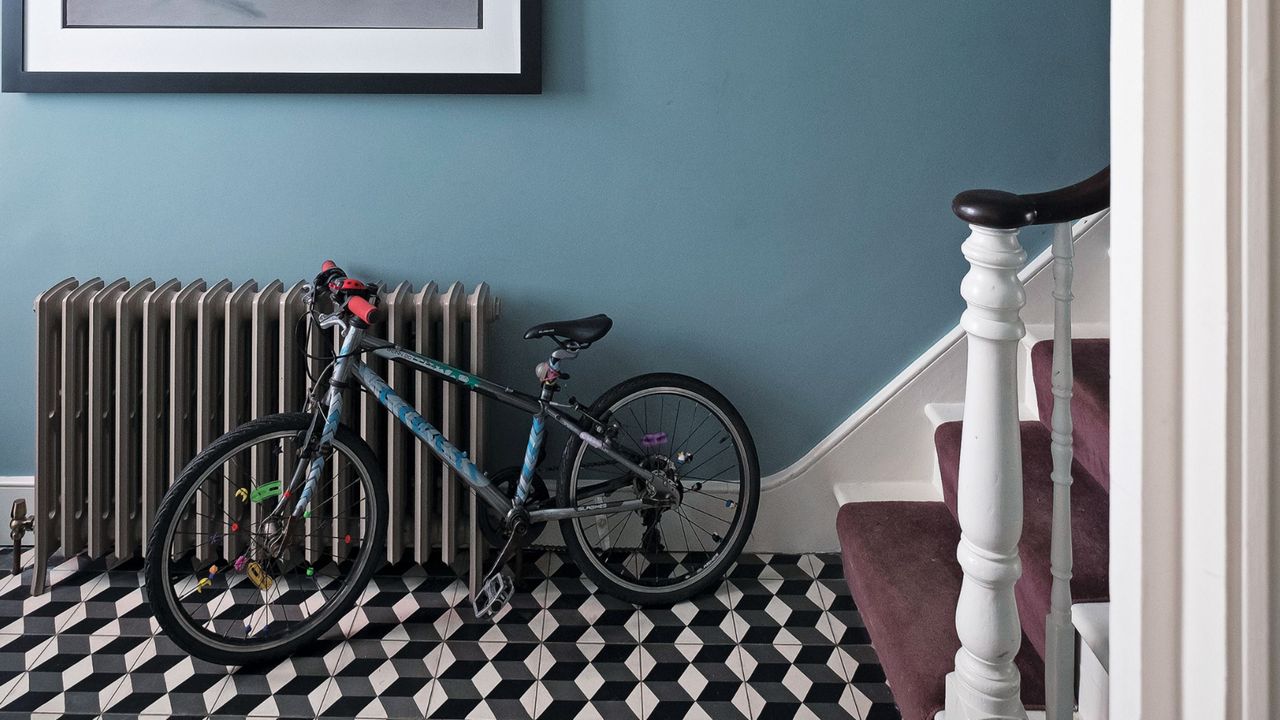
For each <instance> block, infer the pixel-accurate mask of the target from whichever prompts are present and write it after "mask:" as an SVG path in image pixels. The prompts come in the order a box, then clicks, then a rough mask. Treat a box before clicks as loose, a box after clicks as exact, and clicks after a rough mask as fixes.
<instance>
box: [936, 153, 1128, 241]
mask: <svg viewBox="0 0 1280 720" xmlns="http://www.w3.org/2000/svg"><path fill="white" fill-rule="evenodd" d="M1109 205H1111V166H1110V165H1108V166H1106V167H1104V168H1102V170H1100V171H1098V173H1097V174H1095V175H1094V176H1093V177H1090V178H1089V179H1087V180H1082V181H1081V182H1078V183H1076V184H1075V185H1068V186H1067V187H1064V188H1058V189H1057V190H1050V191H1049V192H1042V193H1031V194H1028V195H1016V194H1014V193H1011V192H1004V191H1003V190H965V191H964V192H962V193H960V194H959V195H956V199H955V200H952V201H951V211H952V212H954V213H955V214H956V216H957V217H959V218H960V219H961V220H964V221H965V222H967V223H969V224H971V225H981V226H983V227H992V228H1004V229H1011V228H1020V227H1026V226H1028V225H1053V224H1055V223H1061V222H1070V221H1072V220H1079V219H1080V218H1082V217H1086V216H1088V215H1092V214H1094V213H1096V212H1098V211H1099V210H1104V209H1106V208H1107V207H1108V206H1109Z"/></svg>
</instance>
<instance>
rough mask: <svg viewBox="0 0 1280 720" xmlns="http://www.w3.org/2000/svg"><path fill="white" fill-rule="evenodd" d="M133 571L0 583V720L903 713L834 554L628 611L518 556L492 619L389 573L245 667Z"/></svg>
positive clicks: (425, 571) (766, 560) (445, 580)
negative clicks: (261, 663) (297, 643)
mask: <svg viewBox="0 0 1280 720" xmlns="http://www.w3.org/2000/svg"><path fill="white" fill-rule="evenodd" d="M9 564H10V556H9V555H8V554H6V553H0V566H3V567H6V568H7V567H8V566H9ZM138 570H139V568H138V566H137V565H136V564H134V565H126V566H125V567H124V568H117V569H114V570H111V571H106V570H105V568H104V566H103V565H102V564H100V563H91V562H87V561H85V560H84V559H83V558H76V559H72V560H70V561H67V562H64V563H62V564H61V565H59V566H58V567H56V568H55V569H54V570H53V571H52V572H51V580H52V583H53V587H52V589H51V590H50V591H49V592H47V593H46V594H44V595H42V596H38V597H31V596H30V594H29V588H30V575H31V573H30V570H28V571H27V572H25V573H23V575H22V576H14V575H8V576H0V717H59V716H62V717H65V716H89V717H98V716H102V717H106V718H114V717H139V716H141V717H148V716H154V717H173V716H184V717H197V718H203V717H211V716H212V717H273V718H274V717H315V716H324V717H355V718H389V717H394V718H422V717H431V718H502V719H503V720H506V719H508V718H533V717H538V718H556V719H557V720H559V719H560V718H572V717H584V718H587V717H591V718H600V717H607V718H609V719H610V720H623V719H624V718H684V717H704V718H715V719H716V720H720V719H721V718H725V719H728V718H791V717H806V718H857V719H858V720H891V719H893V718H897V717H898V713H897V710H896V709H895V708H894V705H893V699H892V696H891V695H890V693H889V689H888V687H887V686H886V685H885V684H884V675H883V673H882V672H881V670H880V666H879V664H878V661H877V659H876V655H875V652H874V651H873V650H872V648H871V646H870V644H869V640H868V638H867V634H866V631H865V629H864V628H863V627H862V622H861V620H860V618H859V616H858V611H857V609H856V608H855V607H854V605H853V602H852V600H851V598H850V597H849V594H848V590H847V589H846V588H845V585H844V581H843V580H842V579H841V572H840V563H839V558H838V557H837V556H835V555H773V556H759V555H750V556H744V557H743V558H742V559H741V561H740V562H739V563H738V565H737V566H736V567H735V568H734V570H733V571H732V573H731V574H730V577H729V578H728V579H727V581H726V582H725V583H724V584H723V585H722V586H721V587H720V589H719V590H718V591H716V592H715V593H713V594H709V595H706V596H703V597H700V598H697V599H695V600H693V601H691V602H686V603H681V604H679V605H677V606H675V607H670V608H636V607H634V606H632V605H630V604H628V603H625V602H622V601H619V600H616V599H614V598H612V597H609V596H607V595H604V594H601V593H596V592H595V588H594V586H593V585H592V583H591V582H590V581H589V580H586V579H585V578H583V577H581V575H580V574H579V573H578V571H577V570H576V568H574V566H573V565H572V564H571V563H568V562H567V561H566V560H564V559H562V558H561V556H559V555H556V554H554V553H548V552H535V551H529V555H528V556H527V558H526V561H525V563H524V575H525V578H524V588H523V589H522V591H521V592H519V593H517V595H516V598H515V600H514V601H513V603H512V605H511V607H509V608H508V609H507V610H505V611H504V612H503V613H502V615H501V616H500V617H499V618H498V619H497V621H496V622H488V621H479V620H476V619H475V618H474V617H473V616H472V614H471V610H470V605H469V604H468V602H467V591H466V586H465V584H464V582H463V581H462V580H460V579H459V578H458V577H457V576H456V575H455V574H453V573H452V572H451V571H450V569H449V568H447V567H444V566H434V567H423V566H421V565H407V564H406V565H400V566H396V567H394V568H391V569H389V570H388V571H387V572H386V573H384V574H382V575H379V576H378V577H377V578H375V582H374V585H373V586H371V587H370V588H369V589H368V590H367V591H366V593H365V595H364V597H363V598H362V603H361V605H360V606H359V607H357V609H356V610H354V611H352V613H351V614H350V615H348V617H347V618H345V619H344V620H343V622H342V623H341V624H340V626H339V627H338V628H335V630H333V631H331V632H330V633H329V634H328V635H326V636H325V637H324V638H323V639H322V640H320V641H319V642H317V643H316V645H315V646H314V647H312V648H311V649H310V650H309V651H308V652H307V653H305V654H303V655H299V656H297V657H294V658H292V659H290V660H289V661H288V662H284V663H281V664H279V665H277V666H276V667H274V668H269V669H261V668H259V669H254V670H250V669H247V668H231V667H224V666H220V665H211V664H209V663H205V662H203V661H201V660H197V659H194V658H192V657H190V656H188V655H187V654H186V653H184V652H182V651H181V650H179V649H178V648H177V647H175V646H174V645H173V643H172V642H170V641H169V640H168V639H167V638H165V637H164V635H163V634H162V633H160V634H157V628H156V626H155V621H154V620H153V619H152V618H151V614H150V611H149V609H148V607H147V603H146V600H145V597H144V595H143V591H142V590H141V588H140V587H139V572H138Z"/></svg>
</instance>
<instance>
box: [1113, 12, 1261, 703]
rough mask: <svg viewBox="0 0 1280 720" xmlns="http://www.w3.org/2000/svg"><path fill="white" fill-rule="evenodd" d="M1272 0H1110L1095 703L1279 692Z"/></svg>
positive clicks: (1224, 699)
mask: <svg viewBox="0 0 1280 720" xmlns="http://www.w3.org/2000/svg"><path fill="white" fill-rule="evenodd" d="M1272 4H1273V0H1124V1H1123V2H1115V3H1113V4H1112V45H1111V58H1112V71H1111V98H1112V105H1111V111H1112V120H1111V138H1112V151H1111V154H1112V180H1113V184H1112V223H1113V225H1112V227H1113V230H1114V235H1113V242H1112V243H1111V262H1112V267H1111V288H1112V290H1111V313H1112V316H1111V329H1112V343H1111V346H1112V357H1111V364H1112V382H1111V387H1112V405H1111V410H1112V416H1111V417H1112V425H1111V428H1112V430H1111V432H1112V442H1111V453H1112V457H1111V467H1112V487H1111V573H1110V579H1111V599H1112V603H1111V612H1112V616H1111V629H1112V637H1111V643H1110V647H1111V659H1110V672H1111V717H1117V718H1152V719H1155V718H1160V719H1161V720H1164V719H1166V718H1169V719H1172V718H1187V719H1188V720H1189V719H1190V718H1197V719H1201V718H1227V719H1230V720H1247V719H1249V718H1263V717H1275V714H1274V713H1275V711H1274V710H1273V709H1272V708H1273V707H1276V703H1277V702H1278V701H1280V698H1276V697H1274V696H1273V694H1275V693H1277V692H1280V691H1278V690H1276V689H1273V682H1272V681H1273V679H1280V673H1277V666H1276V655H1277V653H1276V651H1275V646H1274V644H1275V643H1276V641H1277V638H1276V637H1275V632H1276V628H1277V624H1276V616H1275V614H1276V612H1277V610H1278V609H1280V604H1278V603H1276V602H1275V601H1274V600H1273V599H1272V597H1271V589H1272V585H1273V584H1280V572H1277V567H1278V563H1280V551H1277V550H1276V549H1275V542H1276V539H1277V530H1278V529H1280V522H1278V521H1277V518H1278V517H1280V513H1277V510H1276V507H1275V505H1276V500H1277V496H1280V492H1277V493H1273V492H1271V491H1270V484H1271V480H1272V478H1280V472H1276V470H1280V462H1278V459H1280V453H1277V452H1276V451H1275V450H1274V449H1273V444H1274V445H1280V443H1273V442H1272V438H1271V427H1272V423H1271V418H1272V417H1273V414H1274V413H1275V412H1276V410H1277V405H1278V404H1277V403H1276V401H1275V398H1274V397H1273V394H1272V391H1271V388H1272V387H1276V388H1280V383H1273V382H1272V378H1273V375H1274V374H1275V373H1276V372H1277V370H1278V369H1280V368H1277V363H1276V362H1275V359H1276V358H1280V348H1277V346H1276V343H1277V342H1280V333H1272V332H1271V331H1270V328H1271V322H1272V318H1273V317H1280V313H1274V312H1273V303H1274V301H1275V298H1274V297H1273V294H1274V293H1275V291H1276V290H1277V289H1280V282H1277V278H1280V274H1278V273H1277V268H1276V265H1275V263H1276V261H1277V260H1278V259H1280V257H1277V256H1280V253H1271V251H1270V248H1271V243H1272V242H1273V240H1274V239H1275V232H1274V229H1273V223H1272V220H1271V217H1272V216H1271V212H1270V207H1271V206H1272V205H1271V203H1273V202H1275V201H1276V199H1277V198H1276V197H1275V196H1274V195H1273V190H1274V188H1273V185H1275V184H1274V183H1272V182H1271V179H1270V178H1271V175H1272V173H1273V172H1274V170H1275V168H1276V167H1277V164H1278V163H1277V162H1276V158H1275V157H1274V155H1273V153H1272V147H1273V144H1272V143H1271V134H1272V132H1274V131H1275V130H1276V129H1277V128H1276V122H1277V119H1280V113H1277V112H1275V111H1274V110H1273V109H1272V106H1271V102H1272V98H1273V97H1275V98H1280V93H1276V92H1275V91H1274V90H1273V85H1272V83H1273V81H1274V78H1273V73H1272V68H1276V67H1277V66H1278V65H1277V48H1276V47H1274V43H1273V42H1272V37H1276V36H1278V35H1280V34H1278V33H1273V32H1272V22H1274V21H1275V19H1276V15H1277V13H1276V9H1275V8H1273V7H1272Z"/></svg>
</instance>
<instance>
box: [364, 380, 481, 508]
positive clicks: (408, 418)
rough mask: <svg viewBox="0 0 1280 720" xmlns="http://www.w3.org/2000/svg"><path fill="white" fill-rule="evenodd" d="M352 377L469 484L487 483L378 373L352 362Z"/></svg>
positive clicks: (475, 468)
mask: <svg viewBox="0 0 1280 720" xmlns="http://www.w3.org/2000/svg"><path fill="white" fill-rule="evenodd" d="M352 372H353V373H354V374H355V376H356V379H357V380H359V381H360V383H361V384H362V385H364V386H365V387H367V388H369V391H370V392H372V393H373V394H374V395H375V396H377V398H378V402H380V403H382V404H383V405H384V406H385V407H386V408H387V409H388V410H390V411H391V412H392V413H393V414H394V415H395V416H396V417H397V418H398V419H399V420H400V422H401V423H403V424H404V425H405V427H407V428H409V429H410V430H412V431H413V434H414V435H417V436H418V437H419V438H420V439H421V440H422V441H423V442H425V443H426V444H427V445H428V446H429V447H430V448H431V449H432V450H435V451H436V453H437V454H439V455H440V457H442V458H444V461H445V462H447V463H449V466H450V467H452V468H453V469H454V470H456V471H458V474H459V475H461V476H462V477H463V479H465V480H466V481H467V483H468V484H469V485H472V486H475V487H476V488H481V487H485V486H487V485H489V478H488V477H487V476H486V475H485V474H484V473H483V472H481V470H480V468H478V467H476V464H475V463H473V462H471V460H470V458H468V457H467V454H466V453H465V452H462V451H461V450H459V449H458V448H456V447H454V445H453V444H452V443H450V442H449V441H448V440H446V439H445V437H444V436H443V435H441V434H440V431H439V430H436V429H435V426H433V425H432V424H431V423H429V422H427V419H426V418H424V417H422V416H421V415H419V414H418V411H417V410H414V409H413V406H411V405H409V403H407V402H405V401H404V399H403V398H401V397H400V396H399V395H397V394H396V391H395V390H392V389H391V386H390V385H388V384H387V383H386V382H385V381H383V379H382V378H380V377H378V374H377V373H375V372H374V371H372V370H370V369H369V366H368V365H365V364H364V363H356V365H355V367H353V368H352Z"/></svg>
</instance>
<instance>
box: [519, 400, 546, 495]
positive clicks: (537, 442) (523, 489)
mask: <svg viewBox="0 0 1280 720" xmlns="http://www.w3.org/2000/svg"><path fill="white" fill-rule="evenodd" d="M545 436H546V423H545V422H543V420H542V416H541V415H534V416H533V425H532V426H531V427H530V428H529V444H528V445H527V446H526V447H525V449H524V465H523V466H522V467H521V468H520V483H519V484H518V485H516V502H518V503H523V502H524V501H525V500H528V499H529V490H530V489H532V488H533V470H534V468H535V467H536V466H537V464H538V451H539V450H541V449H542V439H543V438H544V437H545Z"/></svg>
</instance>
